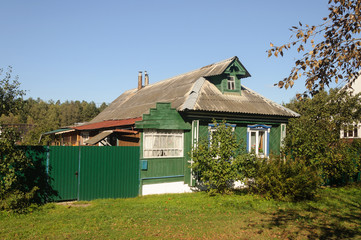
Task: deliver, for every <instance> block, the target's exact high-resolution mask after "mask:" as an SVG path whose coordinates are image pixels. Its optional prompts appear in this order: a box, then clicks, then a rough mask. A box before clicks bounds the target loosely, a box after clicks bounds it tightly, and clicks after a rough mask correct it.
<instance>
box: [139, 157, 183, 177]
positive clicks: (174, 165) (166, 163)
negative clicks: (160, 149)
mask: <svg viewBox="0 0 361 240" xmlns="http://www.w3.org/2000/svg"><path fill="white" fill-rule="evenodd" d="M147 160H148V170H147V171H141V172H140V174H141V176H140V177H141V179H143V178H150V177H166V176H178V175H184V158H149V159H147ZM168 180H169V179H166V178H165V179H164V180H163V182H168Z"/></svg>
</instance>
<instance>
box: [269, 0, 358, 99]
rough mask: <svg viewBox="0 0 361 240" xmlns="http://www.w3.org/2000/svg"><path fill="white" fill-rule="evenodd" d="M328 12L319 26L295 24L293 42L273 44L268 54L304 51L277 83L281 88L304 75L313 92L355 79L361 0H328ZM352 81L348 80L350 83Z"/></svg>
mask: <svg viewBox="0 0 361 240" xmlns="http://www.w3.org/2000/svg"><path fill="white" fill-rule="evenodd" d="M328 4H329V15H328V16H327V17H324V18H323V23H322V24H320V25H316V26H315V25H308V24H302V23H301V22H299V26H292V28H291V29H290V31H292V35H291V41H290V42H288V43H286V44H283V45H280V46H274V45H273V44H272V43H271V49H269V50H268V56H269V57H270V56H272V55H273V56H275V57H277V56H279V55H280V56H283V54H284V52H285V51H287V50H289V49H291V48H297V52H298V53H300V54H302V57H300V58H299V59H298V60H297V61H296V62H295V66H294V67H293V68H292V70H291V72H290V74H289V76H288V77H286V78H284V79H283V80H282V81H279V82H278V86H279V87H280V88H282V87H285V88H286V89H287V88H288V87H292V86H293V85H294V83H295V81H296V80H297V79H299V78H300V77H301V76H305V78H306V80H305V81H306V82H305V85H306V88H307V89H308V91H309V92H310V93H311V94H312V95H313V94H315V93H317V92H318V91H320V90H323V89H324V87H325V86H329V84H330V83H331V82H335V83H338V82H339V81H340V80H342V79H347V80H353V79H355V77H357V76H358V70H359V69H360V66H361V54H360V52H361V51H360V50H361V38H360V33H361V1H359V0H329V2H328ZM351 82H352V81H349V83H351Z"/></svg>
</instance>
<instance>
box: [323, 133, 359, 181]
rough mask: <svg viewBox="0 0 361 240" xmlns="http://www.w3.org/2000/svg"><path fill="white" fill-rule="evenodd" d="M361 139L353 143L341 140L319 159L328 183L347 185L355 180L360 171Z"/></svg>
mask: <svg viewBox="0 0 361 240" xmlns="http://www.w3.org/2000/svg"><path fill="white" fill-rule="evenodd" d="M360 147H361V144H360V142H359V141H357V140H355V141H353V142H352V143H348V142H345V141H343V140H340V141H339V142H338V143H337V144H335V146H332V147H330V149H329V151H328V152H327V153H325V157H323V158H322V159H319V165H320V169H321V170H322V176H323V178H324V180H325V183H326V184H329V185H347V184H349V183H352V182H354V178H355V176H357V174H358V173H359V172H360V170H361V169H360V167H361V166H360V162H361V161H360V160H361V159H360V157H361V156H360V154H359V152H360Z"/></svg>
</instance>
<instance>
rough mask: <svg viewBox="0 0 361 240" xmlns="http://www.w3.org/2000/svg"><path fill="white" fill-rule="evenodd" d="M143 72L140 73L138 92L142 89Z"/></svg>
mask: <svg viewBox="0 0 361 240" xmlns="http://www.w3.org/2000/svg"><path fill="white" fill-rule="evenodd" d="M142 81H143V80H142V71H139V74H138V90H140V89H142Z"/></svg>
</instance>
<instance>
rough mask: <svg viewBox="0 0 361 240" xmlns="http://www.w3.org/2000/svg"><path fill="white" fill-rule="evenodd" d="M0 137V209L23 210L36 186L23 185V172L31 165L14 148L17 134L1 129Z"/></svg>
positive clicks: (29, 201)
mask: <svg viewBox="0 0 361 240" xmlns="http://www.w3.org/2000/svg"><path fill="white" fill-rule="evenodd" d="M1 130H2V132H1V138H0V210H6V211H17V212H21V211H25V209H26V208H27V207H28V206H30V205H31V203H32V199H33V198H34V196H35V193H36V192H37V190H38V187H37V186H33V187H32V188H31V189H28V188H27V186H25V184H24V183H25V182H26V180H24V178H25V172H26V171H27V169H29V168H30V167H31V166H32V163H31V161H30V160H29V159H28V158H27V157H26V156H25V154H24V152H22V151H21V150H19V149H16V146H15V140H16V139H17V134H16V133H15V132H14V131H12V130H11V129H5V128H2V129H1Z"/></svg>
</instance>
